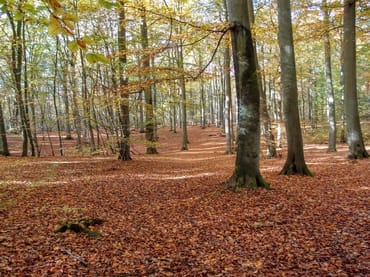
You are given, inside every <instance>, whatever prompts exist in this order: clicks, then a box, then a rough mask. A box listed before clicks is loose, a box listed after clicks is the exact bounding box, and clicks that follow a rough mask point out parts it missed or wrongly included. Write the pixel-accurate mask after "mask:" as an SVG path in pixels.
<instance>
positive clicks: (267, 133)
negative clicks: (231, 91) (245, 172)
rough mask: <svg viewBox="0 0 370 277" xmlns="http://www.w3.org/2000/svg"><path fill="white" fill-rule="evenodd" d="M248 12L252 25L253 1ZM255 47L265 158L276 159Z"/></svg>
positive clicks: (250, 0)
mask: <svg viewBox="0 0 370 277" xmlns="http://www.w3.org/2000/svg"><path fill="white" fill-rule="evenodd" d="M248 12H249V19H250V22H251V23H252V24H254V21H255V20H254V7H253V1H252V0H248ZM256 48H257V46H256V42H254V49H255V57H256V66H257V72H258V85H259V90H260V93H261V107H260V109H261V119H262V124H261V127H262V134H263V136H264V138H265V141H266V157H267V158H276V157H277V152H276V143H275V137H274V134H273V133H272V129H271V120H270V116H269V114H268V110H267V98H266V90H265V88H264V87H263V86H262V83H263V80H262V72H261V68H260V65H259V63H258V56H257V49H256Z"/></svg>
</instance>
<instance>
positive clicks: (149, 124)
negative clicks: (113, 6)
mask: <svg viewBox="0 0 370 277" xmlns="http://www.w3.org/2000/svg"><path fill="white" fill-rule="evenodd" d="M141 12H142V15H141V25H140V29H141V46H142V48H143V51H144V53H145V52H147V51H148V47H149V41H148V26H147V22H146V14H145V13H146V11H145V7H141ZM142 66H143V71H144V74H146V75H145V78H144V97H145V139H146V144H147V145H146V153H147V154H157V153H158V152H157V148H156V139H155V135H154V108H153V92H152V87H151V85H148V84H147V82H148V81H149V79H150V77H149V76H150V73H149V72H148V71H149V69H150V55H149V54H148V53H145V54H144V55H143V58H142Z"/></svg>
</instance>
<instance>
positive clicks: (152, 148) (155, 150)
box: [146, 147, 158, 154]
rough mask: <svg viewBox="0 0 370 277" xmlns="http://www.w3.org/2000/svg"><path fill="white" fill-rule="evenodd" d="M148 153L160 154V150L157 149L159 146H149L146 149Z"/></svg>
mask: <svg viewBox="0 0 370 277" xmlns="http://www.w3.org/2000/svg"><path fill="white" fill-rule="evenodd" d="M146 153H147V154H158V151H157V148H155V147H148V148H147V149H146Z"/></svg>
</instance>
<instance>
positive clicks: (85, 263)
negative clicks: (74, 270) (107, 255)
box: [60, 247, 88, 266]
mask: <svg viewBox="0 0 370 277" xmlns="http://www.w3.org/2000/svg"><path fill="white" fill-rule="evenodd" d="M60 250H62V251H63V252H64V253H66V254H67V255H68V256H70V257H72V258H74V259H75V260H77V261H79V262H80V263H81V264H82V265H83V266H88V263H87V262H86V261H85V260H84V259H82V258H81V257H80V256H77V255H74V254H73V253H72V252H71V251H69V250H67V249H65V248H64V247H61V248H60Z"/></svg>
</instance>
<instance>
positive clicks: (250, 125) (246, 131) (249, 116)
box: [227, 0, 269, 190]
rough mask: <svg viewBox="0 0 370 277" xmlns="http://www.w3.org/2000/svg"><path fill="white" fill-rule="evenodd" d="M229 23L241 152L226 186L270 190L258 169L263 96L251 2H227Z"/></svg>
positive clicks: (239, 148) (234, 188) (246, 0)
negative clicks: (257, 65) (250, 13)
mask: <svg viewBox="0 0 370 277" xmlns="http://www.w3.org/2000/svg"><path fill="white" fill-rule="evenodd" d="M227 4H228V5H227V7H228V11H229V21H230V23H231V24H232V28H231V39H232V46H233V57H234V70H235V80H236V92H237V100H238V131H237V136H238V150H237V156H236V161H235V169H234V173H233V175H232V176H231V178H230V179H229V180H228V182H227V187H229V188H231V189H233V190H238V189H239V188H242V187H245V188H257V187H269V185H268V183H266V182H265V180H264V179H263V177H262V175H261V173H260V170H259V152H260V120H259V107H260V94H259V87H258V79H257V70H256V57H255V50H254V46H253V40H252V34H251V30H250V24H249V19H248V0H228V2H227Z"/></svg>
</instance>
